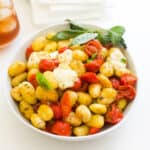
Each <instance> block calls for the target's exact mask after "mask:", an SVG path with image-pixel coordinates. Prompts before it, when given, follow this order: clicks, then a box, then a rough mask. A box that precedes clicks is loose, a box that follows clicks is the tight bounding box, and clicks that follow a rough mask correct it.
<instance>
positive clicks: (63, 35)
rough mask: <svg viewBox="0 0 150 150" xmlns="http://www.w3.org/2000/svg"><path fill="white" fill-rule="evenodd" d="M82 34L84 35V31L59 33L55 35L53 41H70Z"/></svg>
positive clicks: (69, 30)
mask: <svg viewBox="0 0 150 150" xmlns="http://www.w3.org/2000/svg"><path fill="white" fill-rule="evenodd" d="M82 33H84V31H81V30H72V29H68V30H64V31H60V32H57V33H56V35H54V37H53V38H52V40H55V41H59V40H68V39H70V38H74V37H76V36H78V35H80V34H82Z"/></svg>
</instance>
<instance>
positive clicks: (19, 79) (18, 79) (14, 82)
mask: <svg viewBox="0 0 150 150" xmlns="http://www.w3.org/2000/svg"><path fill="white" fill-rule="evenodd" d="M26 78H27V73H26V72H24V73H21V74H19V75H17V76H16V77H14V78H13V79H12V81H11V85H12V86H17V85H19V84H20V83H21V82H23V81H25V80H26Z"/></svg>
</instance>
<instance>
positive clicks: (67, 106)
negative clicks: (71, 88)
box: [60, 92, 72, 117]
mask: <svg viewBox="0 0 150 150" xmlns="http://www.w3.org/2000/svg"><path fill="white" fill-rule="evenodd" d="M60 106H61V111H62V116H63V117H67V116H68V115H69V113H70V112H71V109H72V106H71V101H70V96H69V93H68V92H65V93H64V94H63V96H62V98H61V100H60Z"/></svg>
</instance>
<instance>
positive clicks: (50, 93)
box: [36, 86, 58, 102]
mask: <svg viewBox="0 0 150 150" xmlns="http://www.w3.org/2000/svg"><path fill="white" fill-rule="evenodd" d="M36 98H38V99H39V100H46V101H52V102H56V101H57V100H58V93H57V91H56V90H47V89H45V88H42V87H41V86H38V87H37V89H36Z"/></svg>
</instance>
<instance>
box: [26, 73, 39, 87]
mask: <svg viewBox="0 0 150 150" xmlns="http://www.w3.org/2000/svg"><path fill="white" fill-rule="evenodd" d="M28 81H29V82H30V83H31V84H32V85H33V86H34V87H35V88H36V87H37V86H38V82H37V80H36V74H32V75H31V76H30V77H29V79H28Z"/></svg>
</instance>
